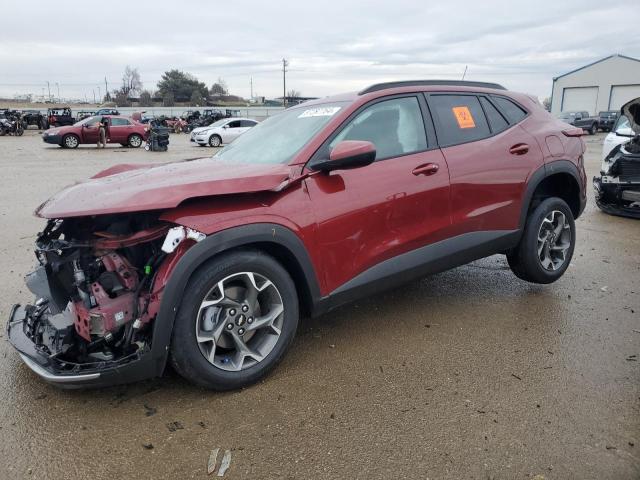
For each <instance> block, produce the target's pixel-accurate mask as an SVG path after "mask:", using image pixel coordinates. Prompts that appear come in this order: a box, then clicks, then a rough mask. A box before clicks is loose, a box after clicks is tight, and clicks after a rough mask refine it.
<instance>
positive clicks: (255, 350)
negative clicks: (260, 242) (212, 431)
mask: <svg viewBox="0 0 640 480" xmlns="http://www.w3.org/2000/svg"><path fill="white" fill-rule="evenodd" d="M249 274H251V277H250V276H249ZM251 279H255V280H251ZM265 279H266V280H268V281H269V282H271V284H268V283H267V282H266V281H263V280H265ZM221 284H222V286H223V289H224V291H225V292H227V293H228V292H232V294H231V295H228V296H226V294H225V295H221V294H220V291H221V290H220V285H221ZM251 284H252V285H255V286H256V287H257V288H256V289H255V291H257V292H258V293H257V294H255V295H257V296H256V297H254V298H255V299H256V300H255V301H253V303H252V301H251V300H247V302H246V305H245V304H244V303H243V304H241V305H240V304H237V303H235V304H234V303H229V304H224V305H223V303H224V302H227V301H228V302H233V300H231V299H233V298H235V299H242V298H244V295H245V294H249V292H250V290H249V285H251ZM238 285H239V286H238ZM243 286H246V289H245V290H243V288H245V287H243ZM260 288H262V290H259V289H260ZM234 289H235V293H233V290H234ZM243 292H244V293H243ZM216 297H217V299H216ZM211 298H214V302H220V303H219V304H217V303H216V304H215V305H211V306H208V307H206V308H201V305H202V302H203V301H205V300H206V299H211ZM278 302H280V303H278ZM252 304H253V305H256V306H257V307H256V308H255V309H254V308H253V307H252V308H251V309H249V310H248V311H247V317H246V318H245V320H242V318H241V317H243V316H244V314H242V313H240V309H241V308H245V307H246V308H249V307H248V305H252ZM278 305H280V306H279V307H278ZM260 308H263V309H266V308H269V309H270V310H269V311H268V313H267V314H264V316H263V315H262V314H263V312H262V311H259V309H260ZM278 308H281V310H278ZM272 309H275V310H273V311H271V310H272ZM244 311H245V310H242V312H244ZM278 312H279V313H278ZM298 312H299V310H298V297H297V294H296V288H295V285H294V283H293V280H292V279H291V277H290V276H289V274H288V273H287V271H286V270H285V269H284V268H283V267H282V266H281V265H280V264H279V263H278V262H277V261H276V260H274V259H273V258H272V257H270V256H268V255H266V254H264V253H262V252H260V251H257V250H238V251H234V252H229V253H226V254H222V255H220V256H217V257H215V258H213V259H212V260H210V261H208V262H207V263H205V264H204V265H202V266H201V267H200V268H199V269H198V270H197V271H196V273H195V274H193V276H192V277H191V278H190V279H189V282H188V284H187V287H186V288H185V294H184V296H183V298H182V303H181V305H180V307H179V309H178V313H177V315H176V321H175V325H174V329H173V336H172V340H171V363H172V365H173V367H174V369H175V370H176V371H177V372H178V373H179V374H180V375H182V376H183V377H184V378H186V379H187V380H189V381H191V382H193V383H195V384H197V385H200V386H202V387H205V388H209V389H213V390H219V391H223V390H232V389H237V388H242V387H246V386H248V385H251V384H253V383H255V382H257V381H258V380H260V379H261V378H263V377H264V376H265V375H266V374H267V373H268V372H269V371H271V370H272V369H273V368H274V367H275V366H276V365H277V364H278V362H279V361H280V360H281V359H282V357H283V356H284V354H285V352H286V351H287V349H288V348H289V346H290V345H291V342H292V340H293V338H294V336H295V332H296V329H297V327H298V317H299V313H298ZM252 315H255V317H253V316H252ZM270 317H273V318H274V320H272V323H273V326H266V325H264V324H263V323H264V322H263V320H264V319H268V318H270ZM261 319H262V320H261ZM259 320H261V321H260V323H261V324H262V326H261V327H258V328H256V326H257V325H258V323H259ZM207 322H209V323H208V324H207ZM252 322H255V323H253V330H250V329H251V328H252V327H250V323H252ZM276 323H277V325H276ZM243 326H244V327H246V331H243V330H242V327H243ZM272 329H273V330H272ZM277 331H279V332H280V333H277ZM196 332H199V336H198V337H196ZM216 332H217V333H216ZM215 335H217V336H218V337H217V339H216V340H213V338H215ZM240 335H243V336H240ZM209 337H210V339H209V340H206V339H207V338H209ZM203 338H204V339H205V340H204V341H202V339H203ZM238 338H240V339H243V340H242V343H243V344H244V341H246V344H244V345H245V346H249V348H251V349H252V352H251V354H243V353H241V351H243V352H246V351H247V350H240V349H238V348H237V345H238V341H239V340H238ZM212 351H213V353H212ZM254 355H255V356H254ZM209 358H212V360H209Z"/></svg>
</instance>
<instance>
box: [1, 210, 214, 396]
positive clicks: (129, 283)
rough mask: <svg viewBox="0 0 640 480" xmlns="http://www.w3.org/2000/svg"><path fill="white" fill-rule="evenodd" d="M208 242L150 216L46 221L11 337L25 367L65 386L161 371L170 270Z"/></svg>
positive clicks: (11, 322)
mask: <svg viewBox="0 0 640 480" xmlns="http://www.w3.org/2000/svg"><path fill="white" fill-rule="evenodd" d="M202 238H204V235H202V234H199V233H198V232H194V231H192V230H189V229H186V228H184V227H175V226H172V225H170V224H168V223H164V222H160V221H159V220H158V219H157V217H156V216H154V215H151V214H129V215H117V216H111V215H104V216H94V217H79V218H68V219H63V220H60V219H57V220H49V221H48V223H47V226H46V228H45V230H44V231H43V232H41V233H40V234H39V235H38V237H37V241H36V251H35V253H36V257H37V260H38V266H37V268H36V269H35V270H34V271H33V272H31V273H30V274H28V275H27V276H26V283H27V286H28V288H29V290H31V292H32V293H33V294H34V295H35V297H36V301H35V303H34V304H33V305H26V306H21V305H16V306H14V308H13V309H12V311H11V315H10V318H9V323H8V326H7V330H8V338H9V341H10V342H11V344H12V345H13V346H14V347H15V348H16V349H17V350H18V351H19V353H20V355H21V357H22V358H23V360H24V361H25V363H26V364H27V365H28V366H29V367H30V368H31V369H32V370H34V371H35V372H36V373H37V374H39V375H40V376H41V377H43V378H44V379H45V380H48V381H50V382H54V383H58V384H62V385H67V386H86V385H106V384H114V383H125V382H130V381H135V380H138V379H142V378H147V377H149V376H154V375H153V374H151V375H150V374H149V371H150V370H154V371H157V368H156V367H157V366H155V365H153V361H154V360H153V358H151V354H150V353H151V347H152V345H153V328H152V326H153V322H154V320H155V318H156V316H157V313H158V310H159V308H160V302H161V299H162V295H163V290H164V287H165V285H166V282H167V279H168V277H169V274H170V272H171V269H172V268H173V266H174V265H175V263H176V261H177V260H178V259H179V258H180V256H181V255H182V254H183V252H184V251H185V250H186V249H187V248H188V247H189V245H192V244H193V243H195V242H196V241H199V240H201V239H202Z"/></svg>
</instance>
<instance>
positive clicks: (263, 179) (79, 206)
mask: <svg viewBox="0 0 640 480" xmlns="http://www.w3.org/2000/svg"><path fill="white" fill-rule="evenodd" d="M290 172H291V167H290V166H288V165H283V164H276V165H269V164H255V163H253V164H248V163H247V164H230V163H226V162H224V161H221V160H217V159H214V158H201V159H197V160H193V161H183V162H173V163H165V164H132V165H116V166H114V167H111V168H109V169H107V170H104V171H102V172H100V173H98V174H96V175H95V176H93V177H92V178H90V179H88V180H85V181H83V182H80V183H77V184H75V185H71V186H69V187H67V188H65V189H64V190H62V191H60V192H58V193H57V194H55V195H54V196H53V197H51V198H50V199H49V200H47V201H46V202H44V203H43V204H42V205H40V206H39V207H38V208H37V209H36V212H35V213H36V215H37V216H39V217H44V218H66V217H80V216H87V215H103V214H109V213H124V212H140V211H147V210H164V209H168V208H173V207H176V206H178V205H179V204H180V203H181V202H183V201H184V200H187V199H189V198H196V197H207V196H212V195H227V194H233V193H251V192H259V191H266V190H277V189H278V187H281V186H282V184H283V182H285V181H286V180H287V179H289V177H290Z"/></svg>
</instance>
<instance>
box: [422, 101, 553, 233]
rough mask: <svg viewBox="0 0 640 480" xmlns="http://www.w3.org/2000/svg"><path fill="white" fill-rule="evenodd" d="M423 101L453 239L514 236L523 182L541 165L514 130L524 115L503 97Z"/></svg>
mask: <svg viewBox="0 0 640 480" xmlns="http://www.w3.org/2000/svg"><path fill="white" fill-rule="evenodd" d="M427 98H428V102H429V107H430V109H431V112H432V115H433V117H434V123H435V127H436V133H437V137H438V143H439V145H440V148H441V150H442V153H443V155H444V157H445V158H446V161H447V165H448V166H449V176H450V179H451V212H452V221H453V225H452V229H453V233H454V234H464V233H468V232H476V231H491V230H516V229H517V228H518V226H519V220H520V209H521V206H522V200H523V196H524V193H525V188H526V182H527V178H528V177H529V175H530V174H531V173H532V172H533V171H534V170H536V169H537V168H539V167H540V166H542V165H543V157H542V152H541V151H540V148H539V147H538V145H537V143H536V140H535V138H534V137H533V136H531V135H530V134H529V133H527V132H526V131H525V130H524V129H523V128H522V127H521V126H520V125H519V123H521V122H524V121H526V117H527V116H528V112H527V111H526V110H525V109H524V108H522V107H521V106H520V105H517V104H516V103H514V102H513V101H512V100H510V99H508V98H506V97H502V96H494V95H491V96H489V95H479V94H478V95H476V94H465V93H434V94H429V95H428V96H427Z"/></svg>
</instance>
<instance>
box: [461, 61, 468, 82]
mask: <svg viewBox="0 0 640 480" xmlns="http://www.w3.org/2000/svg"><path fill="white" fill-rule="evenodd" d="M468 66H469V65H465V66H464V73H463V74H462V80H464V77H465V75H466V74H467V67H468Z"/></svg>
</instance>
